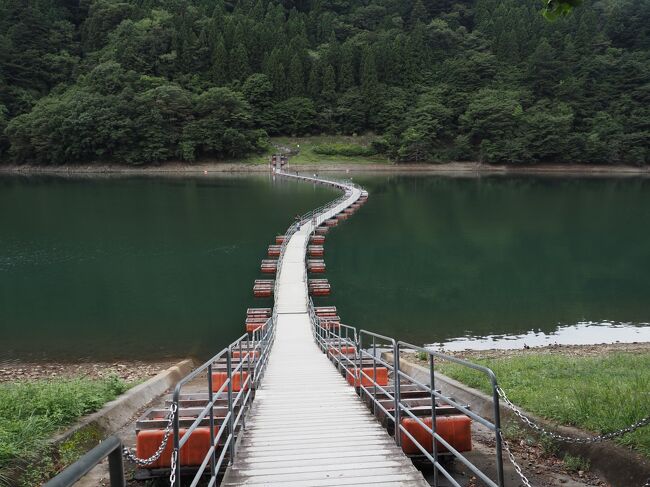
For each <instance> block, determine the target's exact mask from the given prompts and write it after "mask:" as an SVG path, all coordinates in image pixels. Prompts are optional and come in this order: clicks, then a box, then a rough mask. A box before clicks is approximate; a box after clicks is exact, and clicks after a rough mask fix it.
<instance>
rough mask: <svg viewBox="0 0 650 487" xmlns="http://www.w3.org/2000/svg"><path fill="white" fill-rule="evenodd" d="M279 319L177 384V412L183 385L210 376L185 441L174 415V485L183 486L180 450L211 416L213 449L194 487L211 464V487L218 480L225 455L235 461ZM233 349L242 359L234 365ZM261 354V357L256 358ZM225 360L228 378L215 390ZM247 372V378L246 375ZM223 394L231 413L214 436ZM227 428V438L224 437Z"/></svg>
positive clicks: (194, 480) (243, 339) (227, 414)
mask: <svg viewBox="0 0 650 487" xmlns="http://www.w3.org/2000/svg"><path fill="white" fill-rule="evenodd" d="M276 316H277V315H276V314H275V313H274V314H273V315H272V316H271V318H269V319H268V320H267V321H266V322H265V323H264V324H263V325H262V326H261V327H260V328H259V329H257V330H255V331H254V332H253V333H251V334H250V335H249V334H248V333H246V334H244V335H242V336H241V337H239V338H238V339H236V340H235V341H234V342H232V343H231V344H230V345H229V346H228V347H226V348H224V349H223V350H221V351H220V352H219V353H217V354H216V355H215V356H213V357H212V358H211V359H210V360H208V361H207V362H205V363H204V364H203V365H201V366H200V367H198V368H197V369H195V370H194V371H192V372H191V373H190V374H188V375H187V376H185V377H184V378H182V379H181V380H180V381H179V382H178V383H177V384H176V387H175V388H174V393H173V396H172V402H173V404H174V405H175V406H176V408H177V409H176V410H177V411H178V406H179V402H180V396H181V391H182V389H183V386H184V385H186V384H187V383H188V382H190V381H192V380H194V379H196V378H197V377H199V375H201V374H202V373H203V372H205V373H206V374H207V382H208V402H207V404H206V406H205V407H204V408H203V409H202V410H201V412H200V413H199V415H198V416H197V417H196V419H195V420H194V421H193V422H192V424H191V425H190V426H189V427H188V428H187V429H186V431H185V433H184V434H183V437H182V438H181V437H180V431H179V430H180V421H179V414H176V415H175V416H174V421H173V450H172V467H171V468H172V474H171V477H172V478H173V479H174V485H175V486H176V487H180V485H181V475H180V474H181V466H182V465H181V460H180V450H181V448H183V446H184V445H185V444H186V442H187V441H188V440H189V438H190V436H191V434H192V433H193V432H194V431H195V430H196V428H197V427H199V425H200V424H201V422H202V421H203V419H204V418H205V417H206V416H208V415H209V418H210V419H209V421H210V448H209V450H208V452H207V454H206V456H205V457H204V459H203V461H202V463H201V465H200V466H199V467H198V469H197V471H196V473H195V475H194V477H193V479H192V482H191V484H190V485H191V487H194V486H196V485H198V483H199V481H201V478H202V476H203V473H204V472H205V470H206V468H207V467H208V465H209V466H210V484H211V485H213V484H214V483H215V482H216V480H217V474H218V472H219V470H220V468H221V466H222V465H223V462H224V460H225V456H226V453H227V452H228V453H229V461H230V462H232V460H233V459H234V457H235V454H236V452H235V433H236V430H237V427H238V426H239V425H240V423H241V425H242V426H245V414H246V412H247V410H249V409H250V405H251V402H252V391H253V390H254V388H256V387H257V385H258V384H259V380H260V378H261V375H262V374H263V373H264V370H265V368H266V364H267V363H268V355H269V352H270V347H271V345H272V343H273V339H274V337H275V324H276V321H277V319H276ZM244 344H245V347H244ZM234 349H237V350H238V351H239V358H238V359H237V362H236V363H235V364H233V350H234ZM258 352H259V357H258V356H257V355H258ZM224 357H225V359H226V372H227V377H226V380H225V381H224V382H223V384H222V385H221V386H220V387H219V388H218V389H217V390H216V391H214V390H213V384H212V372H213V365H214V363H215V362H216V361H218V360H222V359H223V358H224ZM245 373H246V375H244V374H245ZM236 374H239V392H237V393H236V394H235V395H233V392H234V391H233V377H234V376H235V375H236ZM224 394H225V395H226V396H227V405H228V412H227V413H226V415H225V416H224V417H223V419H222V423H221V425H220V427H219V430H218V433H216V434H215V417H214V405H215V402H216V400H217V399H220V398H221V396H222V395H224ZM226 427H227V431H228V435H227V436H225V438H224V432H225V431H226ZM222 441H223V444H222V446H221V452H220V453H219V456H218V457H217V450H218V447H219V445H220V443H221V442H222Z"/></svg>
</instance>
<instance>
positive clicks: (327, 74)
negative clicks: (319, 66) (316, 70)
mask: <svg viewBox="0 0 650 487" xmlns="http://www.w3.org/2000/svg"><path fill="white" fill-rule="evenodd" d="M321 97H322V99H323V100H324V101H326V102H328V103H332V102H334V100H335V99H336V75H335V74H334V68H333V67H332V65H331V64H328V65H327V66H325V69H324V70H323V89H322V91H321Z"/></svg>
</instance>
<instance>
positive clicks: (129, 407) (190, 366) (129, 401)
mask: <svg viewBox="0 0 650 487" xmlns="http://www.w3.org/2000/svg"><path fill="white" fill-rule="evenodd" d="M195 367H196V361H195V360H194V359H192V358H188V359H185V360H182V361H181V362H178V363H177V364H176V365H174V366H172V367H169V368H168V369H166V370H163V371H162V372H160V373H158V374H157V375H155V376H154V377H152V378H151V379H149V380H147V381H146V382H143V383H142V384H139V385H137V386H135V387H133V388H132V389H129V390H128V391H126V392H125V393H124V394H122V395H121V396H119V397H118V398H116V399H114V400H113V401H110V402H108V403H106V404H105V405H104V406H103V407H102V408H101V409H100V410H99V411H96V412H94V413H92V414H90V415H88V416H85V417H83V418H82V419H81V420H79V421H78V422H77V423H76V424H75V425H73V426H72V427H70V428H68V429H67V430H66V431H64V432H62V433H59V434H58V435H56V436H54V437H53V438H52V439H51V440H50V443H51V444H52V445H54V446H58V445H60V444H61V443H63V442H65V441H66V440H68V439H70V438H71V437H72V436H74V435H75V434H77V433H79V432H81V431H83V430H85V429H88V428H92V429H95V430H99V431H100V432H101V433H102V435H105V436H108V435H110V434H112V433H114V432H116V431H117V430H119V429H120V428H121V427H123V426H124V425H125V424H127V423H128V422H129V421H130V420H131V419H132V417H133V415H134V414H135V413H136V412H137V411H138V410H139V409H140V408H142V407H143V406H145V405H146V404H148V403H149V402H151V401H152V400H153V399H155V398H156V397H158V396H160V395H161V394H163V393H164V392H165V391H166V390H167V389H169V388H170V387H171V386H173V385H175V384H176V383H177V382H178V381H179V380H180V379H182V378H183V377H185V376H186V375H187V374H189V373H190V372H191V371H192V370H194V368H195Z"/></svg>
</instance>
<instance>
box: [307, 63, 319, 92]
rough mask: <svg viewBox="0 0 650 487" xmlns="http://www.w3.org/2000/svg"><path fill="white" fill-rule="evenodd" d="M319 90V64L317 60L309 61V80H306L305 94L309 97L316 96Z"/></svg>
mask: <svg viewBox="0 0 650 487" xmlns="http://www.w3.org/2000/svg"><path fill="white" fill-rule="evenodd" d="M320 92H321V66H320V62H319V61H318V60H315V61H313V62H312V63H311V69H310V70H309V80H308V81H307V94H309V96H310V97H311V98H318V95H320Z"/></svg>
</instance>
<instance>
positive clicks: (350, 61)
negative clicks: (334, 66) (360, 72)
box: [338, 42, 354, 91]
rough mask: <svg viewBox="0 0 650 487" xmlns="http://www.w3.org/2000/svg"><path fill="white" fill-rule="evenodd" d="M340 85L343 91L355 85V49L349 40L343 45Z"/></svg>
mask: <svg viewBox="0 0 650 487" xmlns="http://www.w3.org/2000/svg"><path fill="white" fill-rule="evenodd" d="M338 86H339V90H341V91H345V90H347V89H348V88H352V87H353V86H354V51H353V50H352V46H351V45H350V43H348V42H346V43H345V44H343V46H342V47H341V61H340V63H339V79H338Z"/></svg>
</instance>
